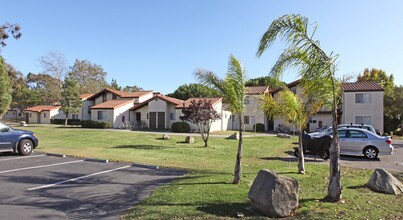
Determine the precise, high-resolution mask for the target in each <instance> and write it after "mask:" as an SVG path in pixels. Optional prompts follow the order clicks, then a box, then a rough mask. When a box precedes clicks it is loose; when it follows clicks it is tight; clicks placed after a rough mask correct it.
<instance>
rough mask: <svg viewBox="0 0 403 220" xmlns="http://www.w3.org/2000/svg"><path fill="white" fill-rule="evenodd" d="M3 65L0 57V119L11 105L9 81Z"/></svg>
mask: <svg viewBox="0 0 403 220" xmlns="http://www.w3.org/2000/svg"><path fill="white" fill-rule="evenodd" d="M5 65H6V64H5V62H4V59H3V57H2V56H0V119H1V118H2V117H3V115H4V114H5V113H6V112H7V110H8V107H9V106H10V103H11V87H10V80H9V79H8V73H7V71H6V68H5Z"/></svg>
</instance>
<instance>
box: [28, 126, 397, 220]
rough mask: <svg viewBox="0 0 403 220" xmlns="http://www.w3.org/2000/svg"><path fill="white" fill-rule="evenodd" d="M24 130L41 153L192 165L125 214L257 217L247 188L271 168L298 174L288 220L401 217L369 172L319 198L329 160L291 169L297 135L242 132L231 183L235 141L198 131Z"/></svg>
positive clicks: (351, 173) (351, 174)
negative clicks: (165, 135) (237, 173)
mask: <svg viewBox="0 0 403 220" xmlns="http://www.w3.org/2000/svg"><path fill="white" fill-rule="evenodd" d="M24 129H27V130H32V131H35V133H36V135H37V136H38V138H39V140H40V147H39V149H38V150H39V151H44V152H52V153H63V154H67V155H74V156H79V157H95V158H104V159H110V160H115V161H129V162H137V163H145V164H154V165H160V166H164V167H175V168H181V169H187V170H189V173H188V174H187V175H186V176H184V177H183V178H180V179H178V180H176V181H174V182H173V183H172V184H169V185H166V186H164V187H161V188H159V189H157V190H156V191H155V192H154V193H153V195H152V196H151V197H150V198H148V199H146V200H145V201H144V202H142V203H140V204H139V205H137V206H136V207H134V208H133V209H132V210H130V211H129V212H128V213H127V215H125V216H124V218H126V219H175V218H176V219H183V218H186V219H229V218H234V217H235V215H236V213H237V212H242V213H244V214H245V217H246V218H249V219H255V218H257V216H254V215H253V214H252V213H248V212H247V211H245V208H246V207H248V206H249V202H248V198H247V193H248V190H249V188H250V186H251V184H252V182H253V180H254V178H255V177H256V174H257V172H258V171H259V170H260V169H270V170H274V171H275V172H277V173H279V174H282V175H285V176H289V177H293V178H295V179H297V180H298V182H299V184H300V208H299V209H298V210H297V214H296V216H295V217H292V218H291V219H336V218H338V219H398V218H403V208H402V204H403V196H391V195H384V194H379V193H374V192H372V191H370V190H369V189H366V188H365V187H363V186H364V184H365V183H366V182H367V181H368V179H369V178H370V176H371V173H372V171H370V170H359V169H352V168H346V167H343V168H342V182H343V200H344V201H345V203H339V204H331V203H322V202H320V199H322V198H323V197H324V196H325V195H326V192H327V184H328V179H327V178H328V175H329V168H328V165H323V164H314V163H310V162H308V163H306V170H307V173H306V174H305V175H298V174H296V171H297V162H296V159H295V158H292V157H290V156H289V154H290V153H291V150H292V146H293V145H292V142H295V141H296V139H279V138H277V137H250V138H245V139H244V148H243V150H244V151H243V152H244V154H243V160H242V168H243V176H242V182H241V184H239V185H233V184H230V183H231V181H232V178H233V169H234V164H235V155H236V150H237V141H236V140H227V139H224V138H210V141H209V147H206V148H205V147H202V146H203V142H202V140H201V139H200V138H199V137H195V141H196V143H195V144H192V145H189V144H185V143H184V142H183V141H184V140H185V137H184V136H171V139H170V140H162V139H160V138H161V136H162V135H154V134H147V133H144V134H140V133H134V132H125V131H110V130H88V129H81V128H63V127H58V126H49V125H48V126H42V125H38V126H31V127H27V128H24ZM401 177H403V175H401V176H400V178H401ZM127 196H130V195H127ZM262 219H264V218H263V217H262Z"/></svg>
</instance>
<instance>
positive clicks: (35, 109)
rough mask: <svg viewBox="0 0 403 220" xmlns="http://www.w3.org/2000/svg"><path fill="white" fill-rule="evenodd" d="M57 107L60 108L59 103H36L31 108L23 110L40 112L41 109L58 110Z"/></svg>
mask: <svg viewBox="0 0 403 220" xmlns="http://www.w3.org/2000/svg"><path fill="white" fill-rule="evenodd" d="M59 108H61V106H60V105H38V106H34V107H31V108H27V109H25V110H24V111H30V112H41V111H51V110H58V109H59Z"/></svg>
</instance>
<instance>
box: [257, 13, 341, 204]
mask: <svg viewBox="0 0 403 220" xmlns="http://www.w3.org/2000/svg"><path fill="white" fill-rule="evenodd" d="M308 27H309V21H308V19H307V18H306V17H303V16H301V15H294V14H292V15H284V16H281V17H280V18H278V19H276V20H274V21H273V22H272V23H271V25H270V26H269V27H268V29H267V31H266V32H265V33H264V34H263V36H262V38H261V40H260V43H259V47H258V52H257V56H258V57H260V56H261V55H262V54H263V53H264V52H265V51H266V49H267V48H268V47H270V46H271V45H272V44H273V42H274V41H275V40H276V39H277V38H278V37H279V38H281V39H282V40H284V41H285V42H286V43H287V48H286V49H285V50H284V51H283V53H282V54H281V55H280V57H279V58H278V60H277V62H276V64H275V65H274V67H273V68H272V70H271V74H272V75H273V76H277V77H278V78H279V76H280V75H281V74H283V73H284V70H285V69H287V68H289V67H297V68H298V69H299V75H300V77H301V85H302V86H303V89H304V92H305V93H307V94H314V93H313V91H315V94H314V95H315V96H317V97H320V98H319V99H320V100H323V101H324V102H325V103H326V104H328V103H329V102H327V101H330V106H331V109H332V110H331V112H332V121H333V123H332V126H333V141H332V146H331V154H330V178H329V186H328V194H327V196H326V197H325V200H326V201H329V202H337V201H339V200H340V199H341V192H342V186H341V176H340V145H339V136H338V132H337V104H338V100H339V94H340V93H339V91H340V86H339V83H338V81H337V79H336V77H335V72H336V64H335V61H336V59H337V57H338V55H333V53H330V55H328V54H326V53H325V51H323V50H322V48H321V47H320V45H319V41H317V40H314V39H313V36H314V34H315V30H316V28H317V26H315V27H314V31H313V33H311V34H308Z"/></svg>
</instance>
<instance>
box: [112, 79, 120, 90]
mask: <svg viewBox="0 0 403 220" xmlns="http://www.w3.org/2000/svg"><path fill="white" fill-rule="evenodd" d="M110 87H111V88H112V89H114V90H119V91H121V90H122V87H121V86H119V84H118V83H117V82H116V79H112V82H111V86H110Z"/></svg>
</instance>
